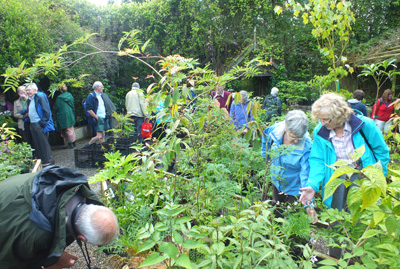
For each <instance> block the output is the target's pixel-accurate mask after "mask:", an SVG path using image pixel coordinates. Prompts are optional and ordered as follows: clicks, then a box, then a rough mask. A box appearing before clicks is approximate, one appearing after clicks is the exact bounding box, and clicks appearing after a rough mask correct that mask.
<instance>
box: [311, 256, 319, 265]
mask: <svg viewBox="0 0 400 269" xmlns="http://www.w3.org/2000/svg"><path fill="white" fill-rule="evenodd" d="M310 259H311V262H312V263H315V262H317V261H318V259H317V256H315V255H311V258H310Z"/></svg>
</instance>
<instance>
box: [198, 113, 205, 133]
mask: <svg viewBox="0 0 400 269" xmlns="http://www.w3.org/2000/svg"><path fill="white" fill-rule="evenodd" d="M205 122H206V119H205V115H204V114H203V115H201V117H200V123H199V131H201V130H203V128H204V124H205Z"/></svg>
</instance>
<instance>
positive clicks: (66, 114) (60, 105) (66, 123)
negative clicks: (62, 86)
mask: <svg viewBox="0 0 400 269" xmlns="http://www.w3.org/2000/svg"><path fill="white" fill-rule="evenodd" d="M74 112H75V105H74V97H73V96H72V94H70V93H69V92H63V93H62V94H60V95H59V96H58V97H57V100H56V105H55V106H54V113H55V114H56V119H57V128H58V129H61V130H62V129H67V128H68V127H71V126H73V125H74V124H75V114H74Z"/></svg>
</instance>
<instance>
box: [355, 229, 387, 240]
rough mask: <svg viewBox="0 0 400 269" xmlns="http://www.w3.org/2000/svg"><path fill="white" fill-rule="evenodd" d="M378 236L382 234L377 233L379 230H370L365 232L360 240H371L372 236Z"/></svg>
mask: <svg viewBox="0 0 400 269" xmlns="http://www.w3.org/2000/svg"><path fill="white" fill-rule="evenodd" d="M378 234H382V232H381V231H379V230H375V229H370V230H368V231H366V232H365V233H364V234H363V235H362V236H361V238H360V239H366V238H371V237H373V236H375V235H378Z"/></svg>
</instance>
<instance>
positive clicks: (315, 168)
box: [307, 114, 389, 208]
mask: <svg viewBox="0 0 400 269" xmlns="http://www.w3.org/2000/svg"><path fill="white" fill-rule="evenodd" d="M349 124H350V127H351V130H352V140H353V145H354V148H355V149H357V148H359V147H361V146H362V145H365V153H364V155H363V156H362V157H361V165H362V166H361V167H367V166H369V165H372V164H374V163H376V162H377V161H378V160H380V161H381V164H382V166H383V173H384V174H385V176H386V175H387V164H388V162H389V148H388V146H387V145H386V143H385V140H384V138H383V135H382V133H381V132H380V131H379V129H378V128H377V127H376V125H375V123H374V121H373V120H371V119H369V118H367V117H364V116H356V115H354V114H352V115H351V117H350V121H349ZM360 130H362V131H363V133H364V136H365V138H366V139H368V142H369V145H370V146H371V148H370V147H369V146H368V144H367V143H366V142H365V141H364V138H363V136H362V135H361V133H360ZM329 132H330V131H329V130H328V129H327V128H326V127H325V126H322V124H321V123H319V124H318V125H317V127H316V128H315V129H314V132H313V133H314V139H313V145H312V148H311V153H310V157H309V159H308V161H309V163H310V175H309V179H308V182H307V186H310V187H312V188H313V189H314V190H315V192H317V191H318V190H319V188H320V186H322V197H323V198H324V199H325V185H326V184H327V183H328V181H329V179H330V178H331V176H332V174H333V172H334V170H333V169H332V168H329V167H328V166H327V165H331V164H333V163H335V162H336V153H335V149H334V148H333V145H332V143H331V141H330V140H329ZM374 154H375V156H374ZM375 157H376V159H375ZM331 203H332V197H329V198H328V199H326V200H325V204H326V205H327V206H328V207H329V208H330V207H331Z"/></svg>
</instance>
